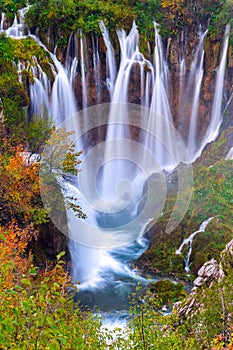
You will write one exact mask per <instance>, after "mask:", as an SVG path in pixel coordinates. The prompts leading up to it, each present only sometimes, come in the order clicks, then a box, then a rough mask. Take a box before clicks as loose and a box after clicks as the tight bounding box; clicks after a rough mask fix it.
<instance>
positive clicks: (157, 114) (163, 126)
mask: <svg viewBox="0 0 233 350" xmlns="http://www.w3.org/2000/svg"><path fill="white" fill-rule="evenodd" d="M154 27H155V52H154V57H155V62H154V65H155V72H156V73H155V82H154V84H153V86H154V87H153V92H152V101H151V105H150V108H151V112H150V115H149V120H148V130H151V132H152V133H153V135H156V139H154V138H153V137H151V134H149V133H148V134H147V135H146V140H145V145H146V147H147V148H148V149H150V150H151V152H152V153H153V154H155V155H156V159H157V160H158V162H159V164H161V165H162V166H169V165H171V164H172V165H174V163H176V161H177V160H174V159H171V154H169V149H172V148H174V147H173V146H174V145H173V139H172V135H171V133H170V130H171V125H172V124H173V122H172V116H171V111H170V106H169V101H168V96H167V84H168V70H167V65H166V62H165V59H164V56H163V46H162V41H161V38H160V35H159V33H158V28H157V24H156V23H155V24H154ZM161 117H162V118H161ZM163 121H164V122H163ZM166 145H167V146H168V147H166ZM151 168H152V169H153V164H151Z"/></svg>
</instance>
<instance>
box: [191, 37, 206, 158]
mask: <svg viewBox="0 0 233 350" xmlns="http://www.w3.org/2000/svg"><path fill="white" fill-rule="evenodd" d="M207 32H208V30H206V31H205V32H204V33H203V34H199V35H200V41H199V44H198V47H197V50H196V54H195V56H194V60H193V62H192V65H191V70H190V79H192V80H194V96H193V102H192V110H191V116H190V125H189V135H188V150H189V153H190V156H191V159H193V160H195V154H196V152H197V150H198V144H197V136H198V135H197V121H198V106H199V96H200V92H201V84H202V78H203V74H204V67H203V63H204V55H205V52H204V40H205V37H206V35H207ZM193 77H194V79H193ZM190 79H189V84H188V86H190V85H191V81H190Z"/></svg>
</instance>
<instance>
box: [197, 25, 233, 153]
mask: <svg viewBox="0 0 233 350" xmlns="http://www.w3.org/2000/svg"><path fill="white" fill-rule="evenodd" d="M229 34H230V25H227V26H226V29H225V34H224V42H223V49H222V55H221V60H220V64H219V66H218V68H217V78H216V83H215V93H214V102H213V108H212V114H211V120H210V124H209V126H208V128H207V131H206V134H205V137H204V139H203V140H202V144H201V146H200V147H199V150H198V154H199V155H200V154H201V152H202V150H203V148H204V147H205V145H206V144H207V143H209V142H211V141H214V140H215V139H216V137H217V136H218V134H219V128H220V125H221V123H222V113H221V111H222V99H223V86H224V77H225V71H226V60H227V50H228V42H229Z"/></svg>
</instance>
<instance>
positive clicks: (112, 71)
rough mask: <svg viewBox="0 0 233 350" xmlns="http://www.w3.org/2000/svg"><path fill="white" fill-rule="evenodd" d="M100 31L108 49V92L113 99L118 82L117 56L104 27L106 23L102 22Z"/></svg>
mask: <svg viewBox="0 0 233 350" xmlns="http://www.w3.org/2000/svg"><path fill="white" fill-rule="evenodd" d="M100 30H101V33H102V35H103V38H104V42H105V45H106V47H107V52H106V74H107V78H106V84H107V87H108V90H109V91H110V96H111V97H112V94H113V90H114V84H115V80H116V61H115V54H114V50H113V47H112V44H111V41H110V38H109V34H108V31H107V29H106V27H105V25H104V22H103V21H101V22H100Z"/></svg>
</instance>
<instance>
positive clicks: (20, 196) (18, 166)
mask: <svg viewBox="0 0 233 350" xmlns="http://www.w3.org/2000/svg"><path fill="white" fill-rule="evenodd" d="M0 165H1V166H0V179H1V187H0V198H1V199H0V203H1V204H0V206H1V215H0V220H1V222H2V223H7V222H9V221H10V220H11V219H13V218H15V219H16V220H17V221H18V222H19V223H21V224H22V225H27V224H29V223H30V222H34V223H35V224H39V223H43V222H46V220H47V217H46V212H45V209H43V207H42V206H41V201H40V197H39V193H40V189H39V178H38V163H36V162H30V159H29V158H28V153H27V152H26V151H25V150H24V149H23V148H22V147H20V146H18V147H17V148H16V149H15V150H13V152H12V155H10V156H4V155H0Z"/></svg>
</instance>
